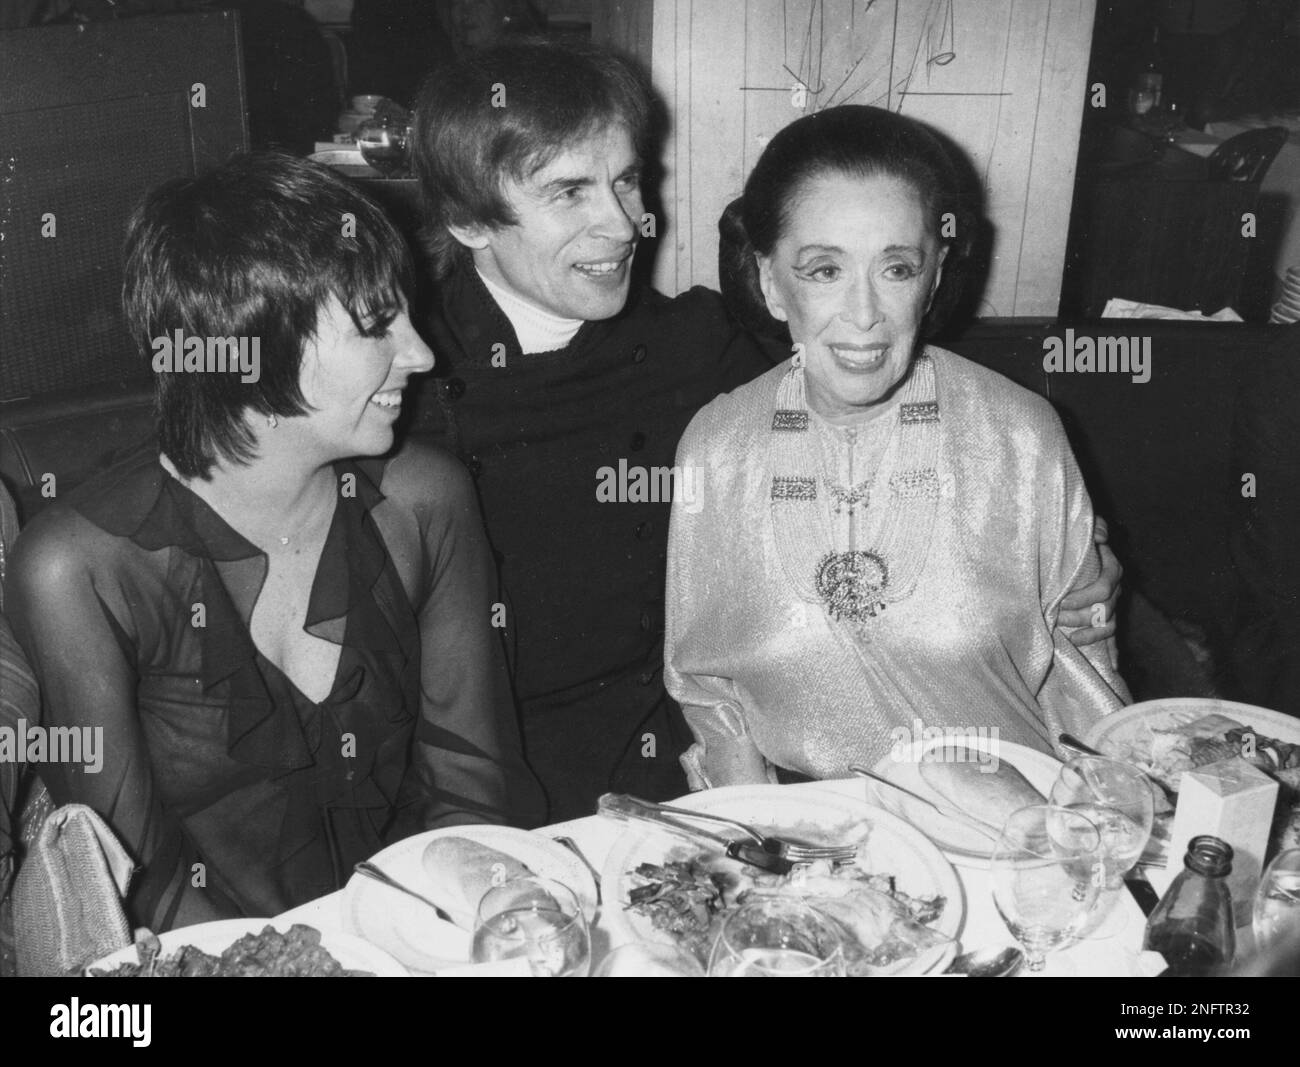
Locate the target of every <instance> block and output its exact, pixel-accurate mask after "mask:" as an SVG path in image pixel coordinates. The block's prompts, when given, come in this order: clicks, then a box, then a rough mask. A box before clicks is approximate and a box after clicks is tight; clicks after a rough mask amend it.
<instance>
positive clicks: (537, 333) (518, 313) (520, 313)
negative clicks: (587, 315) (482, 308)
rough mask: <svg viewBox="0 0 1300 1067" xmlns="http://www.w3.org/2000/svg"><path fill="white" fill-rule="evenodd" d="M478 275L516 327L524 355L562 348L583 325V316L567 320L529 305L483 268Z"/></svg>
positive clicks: (511, 323) (498, 305)
mask: <svg viewBox="0 0 1300 1067" xmlns="http://www.w3.org/2000/svg"><path fill="white" fill-rule="evenodd" d="M478 276H479V277H480V278H482V279H483V284H484V285H485V286H487V291H488V292H489V293H491V294H492V299H493V300H495V301H496V302H497V307H499V308H500V309H501V310H502V311H503V312H504V313H505V316H506V318H507V319H509V320H510V325H511V326H513V327H514V328H515V335H516V336H517V337H518V338H519V347H520V348H521V349H523V352H524V355H526V356H527V355H532V354H533V353H535V352H554V351H555V350H556V349H557V348H563V347H565V345H567V344H568V343H569V342H570V341H572V340H573V336H574V334H576V333H577V332H578V330H580V329H581V328H582V319H566V318H563V317H561V316H559V315H552V314H551V313H550V312H549V311H544V310H543V309H542V308H539V307H538V306H537V305H535V304H530V303H529V302H528V301H527V300H523V299H521V298H520V297H517V296H515V294H514V293H512V292H510V291H509V290H507V289H503V288H502V287H501V286H499V285H497V284H496V282H494V281H492V279H491V278H489V277H487V275H485V274H484V273H483V272H482V271H479V275H478Z"/></svg>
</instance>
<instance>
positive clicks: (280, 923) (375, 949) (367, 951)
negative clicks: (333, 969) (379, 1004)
mask: <svg viewBox="0 0 1300 1067" xmlns="http://www.w3.org/2000/svg"><path fill="white" fill-rule="evenodd" d="M268 926H273V927H275V929H276V930H278V931H280V932H281V933H288V931H289V928H290V927H293V926H310V927H311V928H312V929H314V930H316V931H318V932H319V933H320V941H321V947H322V948H324V949H325V950H326V951H327V952H328V953H329V954H330V955H331V956H333V957H334V958H335V959H336V960H337V961H338V962H339V964H340V966H342V967H344V968H346V969H347V970H350V971H370V972H372V973H373V974H374V975H375V976H376V977H378V978H409V977H410V972H409V971H407V969H406V968H405V967H403V966H402V965H401V964H400V963H399V962H398V961H397V960H395V959H394V958H393V957H392V956H391V955H389V954H388V953H387V952H385V951H384V950H383V949H382V948H380V947H379V946H378V945H374V944H371V943H370V942H369V941H366V940H365V939H364V938H361V937H357V936H356V935H354V934H350V933H347V932H345V931H343V930H336V929H322V928H321V927H319V926H317V925H315V924H314V923H309V922H303V921H302V920H300V919H298V920H290V919H215V920H213V921H212V922H206V923H195V924H194V925H193V926H183V927H180V928H178V929H176V930H168V931H167V932H166V933H163V934H159V935H158V941H159V943H160V944H161V945H162V955H164V956H168V955H171V954H172V953H173V952H176V951H178V950H180V949H181V948H183V947H185V946H186V945H188V946H190V947H192V948H196V949H198V950H199V951H201V952H206V953H208V954H209V955H212V956H219V955H221V953H222V952H224V951H225V950H226V949H228V948H229V947H230V946H231V945H233V944H234V943H235V942H236V941H238V940H239V939H240V938H241V937H244V936H245V935H247V934H260V933H261V932H262V931H263V930H265V929H266V928H267V927H268ZM137 962H139V955H138V954H137V952H136V948H135V945H128V946H127V947H126V948H120V949H118V950H117V951H116V952H110V953H109V954H108V955H107V956H105V957H103V958H102V959H99V960H96V961H95V962H94V963H92V964H89V965H88V967H87V968H86V970H87V971H88V970H90V968H94V969H96V970H99V969H101V968H107V969H112V968H114V967H120V966H121V965H122V964H124V963H137Z"/></svg>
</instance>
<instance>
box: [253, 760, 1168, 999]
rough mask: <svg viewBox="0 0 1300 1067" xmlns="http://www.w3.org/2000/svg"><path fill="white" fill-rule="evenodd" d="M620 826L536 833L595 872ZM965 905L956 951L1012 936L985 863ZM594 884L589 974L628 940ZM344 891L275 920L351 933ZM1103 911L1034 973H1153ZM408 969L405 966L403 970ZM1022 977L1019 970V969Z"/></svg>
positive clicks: (1151, 960) (1127, 917)
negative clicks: (574, 852) (566, 843)
mask: <svg viewBox="0 0 1300 1067" xmlns="http://www.w3.org/2000/svg"><path fill="white" fill-rule="evenodd" d="M772 788H779V789H782V790H788V791H790V794H791V797H792V799H793V798H795V797H797V796H798V795H800V794H802V793H811V794H814V795H815V794H818V793H827V792H829V793H833V794H836V795H837V796H838V797H848V798H854V799H858V800H861V801H862V802H863V803H864V804H871V803H873V802H872V799H871V793H870V786H869V783H868V782H867V781H866V780H864V779H862V778H852V779H845V780H839V781H820V782H810V783H798V784H791V785H784V786H779V787H777V786H774V787H772ZM626 829H627V824H625V823H622V822H620V821H618V820H616V819H613V818H611V817H608V816H601V815H590V816H587V817H585V818H580V819H573V820H570V821H568V822H561V823H555V824H553V825H550V826H545V827H542V828H541V829H539V830H537V831H535V832H536V833H539V834H543V835H546V836H548V837H551V838H558V837H567V838H569V839H570V840H571V841H572V842H573V843H574V844H575V845H576V846H577V848H578V849H579V850H580V851H581V853H582V855H583V856H584V857H585V858H586V860H587V862H588V863H589V864H590V866H591V867H593V868H594V869H595V871H597V872H599V871H601V870H602V868H603V867H604V865H605V860H606V857H607V856H608V855H609V854H610V852H611V851H612V850H613V849H614V846H615V843H616V842H617V841H618V839H619V837H620V835H621V834H622V833H624V831H625V830H626ZM953 867H954V870H955V871H956V874H957V878H958V880H959V882H960V885H961V891H962V894H963V897H964V903H965V917H964V921H963V924H962V927H961V929H960V931H959V934H958V936H959V938H960V941H961V950H962V951H964V952H968V951H974V950H978V949H983V948H991V947H1004V946H1009V945H1011V944H1013V943H1014V942H1013V939H1012V936H1011V934H1010V932H1009V931H1008V929H1007V926H1006V924H1005V923H1004V922H1003V920H1002V918H1001V916H1000V915H999V914H998V911H997V908H996V906H995V904H994V901H993V892H992V879H991V874H990V871H989V867H988V863H987V861H985V862H983V863H980V862H979V861H971V860H959V861H958V862H954V864H953ZM604 881H605V884H604V885H603V886H602V895H603V903H602V904H601V905H600V906H599V907H598V908H597V910H596V913H595V917H594V920H593V922H592V923H591V944H592V952H591V970H592V971H593V972H594V971H595V970H596V969H597V968H598V967H599V966H600V963H601V961H602V960H603V959H604V957H605V956H607V955H608V954H609V953H610V952H613V951H614V950H615V949H617V948H619V947H620V946H622V945H623V944H626V943H629V941H630V940H632V937H631V935H630V934H629V933H628V932H627V924H625V923H619V922H616V921H615V918H616V917H615V915H614V912H615V910H616V909H618V908H620V907H621V906H622V905H621V904H620V902H619V901H618V900H617V899H616V887H615V886H614V885H611V884H609V882H610V881H611V879H610V878H609V877H608V876H607V877H606V878H605V880H604ZM345 894H346V890H339V891H337V892H334V893H330V894H328V895H326V896H322V897H320V898H318V899H316V900H313V901H310V902H308V903H306V904H303V905H300V906H299V907H296V908H293V909H291V910H290V911H287V912H285V913H284V914H283V915H281V916H277V917H276V918H277V919H279V920H283V921H285V922H298V923H305V924H307V925H310V926H314V927H316V928H317V929H319V930H321V931H322V932H323V933H327V932H329V931H335V932H341V933H347V934H352V935H354V936H357V935H358V934H359V931H358V930H356V929H354V928H353V927H352V924H351V922H350V920H349V912H348V909H347V907H345ZM1110 906H1111V909H1112V910H1111V911H1110V912H1109V913H1108V915H1107V918H1106V920H1105V921H1104V922H1103V923H1101V924H1100V926H1099V928H1098V930H1097V932H1096V933H1095V934H1092V935H1086V936H1085V937H1084V938H1083V939H1082V940H1081V941H1078V942H1077V943H1075V944H1074V945H1072V946H1071V947H1069V948H1067V949H1064V950H1061V951H1059V952H1056V953H1053V954H1051V955H1049V956H1048V958H1047V965H1046V967H1045V968H1044V969H1043V970H1042V971H1039V972H1035V973H1034V974H1033V976H1035V977H1052V976H1077V977H1098V978H1105V977H1123V978H1133V977H1149V976H1154V975H1157V974H1159V973H1160V972H1161V971H1162V970H1164V968H1165V966H1166V964H1165V960H1164V958H1163V957H1162V956H1160V955H1159V954H1158V953H1155V952H1146V951H1143V949H1142V939H1143V934H1144V931H1145V924H1146V917H1145V915H1144V914H1143V911H1142V909H1141V908H1140V907H1139V906H1138V904H1137V901H1136V899H1135V897H1134V896H1133V895H1132V894H1131V893H1130V891H1129V890H1128V889H1127V888H1122V889H1119V890H1114V891H1112V899H1111V903H1110ZM408 970H409V968H408ZM410 973H411V974H412V975H413V976H417V977H422V976H427V975H433V976H473V975H475V974H480V973H481V974H484V975H491V974H494V973H499V972H497V971H495V970H493V969H492V968H491V967H488V968H485V969H483V970H481V971H480V970H479V969H477V968H475V967H473V966H469V965H460V966H455V967H451V968H448V969H445V970H440V971H435V972H422V971H415V970H411V971H410ZM1019 974H1020V975H1021V976H1029V975H1030V974H1031V972H1030V971H1029V970H1028V968H1026V967H1022V968H1021V969H1020V971H1019Z"/></svg>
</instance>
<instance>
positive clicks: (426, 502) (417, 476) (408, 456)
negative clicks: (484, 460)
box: [379, 440, 474, 516]
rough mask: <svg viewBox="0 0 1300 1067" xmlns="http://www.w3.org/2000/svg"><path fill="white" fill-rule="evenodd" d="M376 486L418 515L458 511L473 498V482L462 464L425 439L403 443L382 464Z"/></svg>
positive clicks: (394, 500)
mask: <svg viewBox="0 0 1300 1067" xmlns="http://www.w3.org/2000/svg"><path fill="white" fill-rule="evenodd" d="M379 489H380V492H382V493H383V494H384V496H385V498H387V499H388V500H391V501H393V502H394V503H396V504H398V505H400V506H402V507H403V508H404V509H407V510H409V511H411V512H413V513H414V514H416V515H420V516H425V515H427V514H429V513H430V512H432V511H435V510H437V509H438V508H452V509H455V510H459V509H461V508H463V507H464V506H465V505H466V504H468V503H469V502H470V501H472V500H473V499H474V481H473V479H472V478H470V475H469V471H467V470H466V469H465V465H464V464H463V463H461V461H460V460H459V459H457V458H456V457H455V456H454V455H453V454H452V453H450V452H448V451H447V450H446V449H445V448H442V447H440V446H438V445H435V444H430V443H428V442H424V441H413V440H407V441H406V442H404V443H403V444H402V446H401V448H399V449H398V451H397V452H395V453H394V454H393V455H392V456H391V457H390V458H389V460H388V462H387V463H386V464H385V465H384V472H383V477H382V479H381V481H380V485H379Z"/></svg>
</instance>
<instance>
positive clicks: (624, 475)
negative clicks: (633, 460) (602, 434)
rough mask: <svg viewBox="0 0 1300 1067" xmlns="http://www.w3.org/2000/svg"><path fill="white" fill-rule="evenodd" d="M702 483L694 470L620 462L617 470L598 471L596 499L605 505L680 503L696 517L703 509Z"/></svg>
mask: <svg viewBox="0 0 1300 1067" xmlns="http://www.w3.org/2000/svg"><path fill="white" fill-rule="evenodd" d="M699 482H700V478H699V470H698V468H696V467H694V466H686V467H638V466H629V465H628V462H627V460H625V459H620V460H619V461H618V466H617V467H601V468H600V469H598V470H597V471H596V499H597V500H598V501H600V502H601V503H602V504H616V503H617V504H669V503H679V504H681V505H682V506H683V507H684V508H685V509H686V510H687V511H688V512H690V513H691V514H694V513H695V512H697V511H699V510H700V506H701V496H700V491H699V490H700V485H699Z"/></svg>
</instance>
